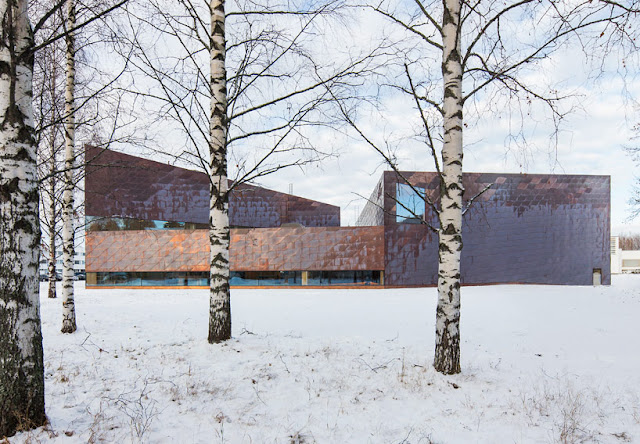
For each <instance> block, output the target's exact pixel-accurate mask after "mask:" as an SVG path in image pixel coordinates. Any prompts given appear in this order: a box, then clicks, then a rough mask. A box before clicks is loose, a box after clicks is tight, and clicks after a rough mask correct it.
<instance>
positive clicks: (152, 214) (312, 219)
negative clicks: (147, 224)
mask: <svg viewBox="0 0 640 444" xmlns="http://www.w3.org/2000/svg"><path fill="white" fill-rule="evenodd" d="M85 158H86V159H87V166H86V178H85V205H86V208H85V214H86V215H87V216H99V217H126V218H134V219H144V220H159V221H176V222H192V223H207V222H208V220H209V178H208V177H207V175H206V174H204V173H202V172H198V171H191V170H187V169H184V168H178V167H175V166H172V165H166V164H163V163H160V162H155V161H152V160H147V159H143V158H141V157H136V156H130V155H128V154H123V153H118V152H115V151H111V150H103V149H98V148H91V147H89V148H88V149H87V151H86V155H85ZM229 183H230V185H231V184H232V182H231V181H230V182H229ZM229 221H230V225H231V226H235V227H279V226H281V225H283V224H288V223H296V224H300V225H303V226H306V227H321V226H331V227H337V226H340V208H339V207H336V206H334V205H329V204H325V203H322V202H317V201H314V200H310V199H305V198H302V197H298V196H293V195H291V194H286V193H279V192H277V191H272V190H268V189H266V188H262V187H257V186H253V185H248V184H239V185H238V186H237V187H236V188H235V189H234V190H233V191H232V192H231V194H230V196H229Z"/></svg>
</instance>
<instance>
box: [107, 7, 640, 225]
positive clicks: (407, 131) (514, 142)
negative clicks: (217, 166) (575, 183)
mask: <svg viewBox="0 0 640 444" xmlns="http://www.w3.org/2000/svg"><path fill="white" fill-rule="evenodd" d="M410 4H411V5H413V2H410ZM413 6H414V7H415V5H413ZM348 18H349V20H346V19H345V20H344V22H345V23H343V24H342V25H335V24H334V25H329V24H327V22H322V23H321V24H319V26H323V27H322V28H320V27H319V28H318V32H317V33H316V34H314V38H316V37H318V36H320V37H321V41H320V42H319V43H317V44H315V43H314V44H315V45H316V46H315V47H314V48H313V52H314V54H315V55H317V56H318V60H328V61H329V62H327V63H331V61H335V60H339V59H340V58H341V57H343V58H348V57H352V56H353V54H354V51H355V50H356V49H357V48H371V47H372V46H373V47H375V45H376V44H377V43H376V42H378V41H379V40H377V39H378V38H379V37H380V36H381V34H384V36H385V37H386V38H388V39H390V40H395V41H396V42H401V43H406V42H407V41H408V39H406V37H405V36H406V34H401V33H399V31H398V30H397V29H394V28H393V27H392V26H391V25H390V24H389V23H388V22H386V21H385V20H384V19H383V18H381V16H380V15H379V14H373V13H369V14H367V13H366V12H365V11H364V10H363V11H360V10H358V12H355V13H353V16H349V17H348ZM538 19H539V20H538ZM518 20H521V21H520V22H517V21H516V22H514V21H513V20H512V21H510V22H508V23H506V24H505V23H503V24H502V27H501V32H504V33H505V34H504V37H503V38H504V39H505V41H506V42H507V46H508V48H507V49H509V50H513V49H514V48H517V46H515V45H518V44H519V45H526V44H527V43H528V42H529V41H532V40H535V38H536V32H537V29H540V27H541V26H542V25H541V23H542V22H541V21H540V20H543V18H536V17H535V16H533V17H525V18H522V17H520V18H519V19H518ZM536 27H537V29H536ZM320 31H322V32H320ZM327 31H330V32H327ZM507 32H510V34H508V36H507ZM595 35H596V40H597V36H598V35H599V32H598V33H596V34H595ZM602 35H604V33H603V34H602ZM602 35H601V36H600V37H602ZM403 39H404V40H403ZM507 39H511V40H508V41H507ZM336 42H339V44H338V45H337V46H336V44H335V43H336ZM344 42H349V44H348V45H345V44H344ZM580 43H584V42H580ZM509 46H510V47H509ZM585 48H586V49H585ZM613 49H614V50H612V51H609V52H607V53H605V54H604V55H602V54H595V53H594V52H591V51H590V50H589V48H587V47H585V46H581V45H578V44H576V45H564V46H562V45H561V47H560V48H559V49H557V50H554V52H553V54H552V55H551V56H549V57H547V58H545V59H543V60H540V61H537V62H536V63H535V64H533V65H532V68H531V69H528V70H525V71H522V72H520V73H519V75H520V77H519V78H520V79H522V80H524V81H525V83H527V84H528V85H533V86H535V87H536V88H537V90H539V91H543V92H544V91H551V90H549V89H546V90H545V88H553V91H556V92H557V93H558V95H560V96H566V97H567V98H566V99H565V100H563V101H562V102H561V104H560V105H559V111H560V113H561V114H562V115H563V118H562V120H561V122H559V126H557V127H556V124H557V123H558V119H557V118H556V119H554V117H553V115H552V114H551V113H550V112H549V109H548V108H545V106H544V105H541V104H539V103H536V101H535V100H534V101H533V104H532V105H529V106H527V104H526V101H527V99H526V98H525V97H524V94H522V92H520V93H518V94H515V95H514V96H515V97H517V98H518V99H517V100H516V99H513V98H511V99H505V98H504V97H502V98H501V99H500V100H496V95H491V94H489V93H487V94H484V93H481V94H479V95H477V96H476V97H475V100H473V101H471V100H470V101H468V102H467V103H466V104H465V110H464V112H465V120H464V122H465V128H464V146H465V154H464V164H463V169H464V171H467V172H505V173H522V174H534V173H556V174H593V175H608V176H611V224H612V233H613V234H617V233H620V232H630V231H633V232H636V231H640V218H638V219H637V220H635V221H634V220H629V216H630V206H629V199H630V198H631V196H632V193H633V188H634V183H635V182H636V176H640V166H638V165H636V164H635V163H634V161H633V159H632V158H631V156H630V155H629V154H628V153H627V152H626V151H625V148H626V147H629V146H634V144H636V145H637V144H638V143H640V142H639V141H638V140H634V137H635V136H637V133H634V131H633V130H632V128H633V126H634V125H635V124H637V123H638V122H640V112H639V111H640V109H639V108H638V104H637V103H638V102H637V101H638V100H640V78H638V75H637V73H638V72H639V71H638V68H637V65H638V61H637V60H635V59H633V58H628V55H624V54H621V53H619V52H616V51H615V47H614V48H613ZM200 55H202V56H203V64H206V62H207V59H206V57H205V56H206V54H204V55H203V54H200ZM418 55H420V54H418ZM437 56H438V54H437V53H436V54H435V55H434V54H433V53H431V55H430V56H429V58H427V57H425V60H427V61H426V62H425V61H424V60H421V59H420V58H419V57H418V58H417V59H415V60H414V62H416V64H415V65H411V67H415V71H414V74H415V75H416V76H418V75H421V74H423V73H422V72H420V71H419V69H420V68H425V69H427V70H432V71H431V72H430V73H427V74H424V75H423V77H422V78H421V80H425V79H426V81H425V82H424V83H423V86H424V85H427V86H426V88H427V90H428V89H429V88H431V90H432V91H436V92H434V93H433V94H434V97H440V96H439V95H438V93H437V91H439V88H440V89H441V86H438V79H437V75H438V74H437V73H438V72H439V71H440V63H439V59H438V57H437ZM636 58H637V56H636ZM434 73H435V74H434ZM434 76H435V77H434ZM429 79H431V80H433V82H432V83H431V86H429ZM434 79H435V80H434ZM465 86H466V88H467V91H468V90H469V89H470V86H471V85H470V84H469V83H465V84H463V89H464V88H465ZM376 88H378V90H379V91H380V92H378V94H377V96H376V97H375V100H373V101H370V102H367V103H363V104H362V106H358V107H357V109H356V112H357V123H358V125H359V126H360V129H361V130H362V132H363V133H364V134H366V135H367V137H368V138H369V139H370V140H372V141H374V142H375V143H376V144H378V145H379V146H381V147H384V149H387V148H388V149H389V150H390V152H391V153H392V154H393V156H394V157H395V159H397V164H398V166H399V168H400V169H403V170H413V171H434V170H435V167H434V162H433V159H432V158H431V154H430V152H429V150H428V149H427V146H426V144H425V143H424V140H420V137H419V136H418V137H416V134H418V133H419V132H420V125H421V122H420V118H419V115H418V113H417V112H416V110H415V109H414V108H415V107H414V104H413V102H412V100H410V99H408V98H407V97H402V94H398V93H394V92H393V89H389V88H388V89H386V90H385V89H384V88H380V84H378V85H377V86H376V85H371V86H370V87H369V90H367V86H366V85H365V88H364V89H363V91H364V92H365V93H367V94H369V93H371V91H372V90H375V89H376ZM396 92H397V91H396ZM518 100H520V101H521V103H520V104H518V103H517V102H518ZM523 103H524V106H523ZM202 109H208V106H207V105H206V104H205V103H203V105H202ZM285 110H286V108H285ZM277 112H278V110H276V114H275V116H276V117H275V118H277ZM331 117H333V118H335V119H336V120H339V117H340V116H339V115H335V116H331ZM265 118H274V117H265ZM154 131H157V132H158V131H159V132H160V133H162V134H163V136H162V137H161V138H160V139H161V140H162V142H163V143H164V144H166V145H172V146H175V147H178V148H177V149H178V150H183V149H186V148H183V147H184V146H186V145H187V144H188V142H184V140H186V136H185V135H184V134H182V135H181V134H180V133H179V132H173V133H172V132H171V130H170V129H169V127H168V126H166V127H163V128H158V129H157V130H154ZM192 134H193V133H192ZM305 137H308V138H309V140H312V141H313V145H314V146H316V147H319V148H321V149H323V151H326V152H332V153H333V156H331V157H329V158H327V159H324V160H323V161H322V162H317V163H313V164H309V165H305V166H301V167H291V168H286V169H283V170H279V171H277V172H276V173H274V174H270V175H268V176H264V177H261V178H259V180H258V181H256V182H255V183H256V184H257V185H261V186H265V187H267V188H271V189H273V190H276V191H281V192H289V191H290V189H291V187H292V188H293V194H295V195H298V196H302V197H306V198H310V199H314V200H319V201H322V202H326V203H330V204H333V205H338V206H340V207H341V209H342V214H341V219H342V224H343V225H353V224H354V223H355V221H356V219H357V216H358V214H359V213H360V211H361V210H362V208H363V207H364V205H365V203H366V198H367V197H368V196H369V194H370V193H371V192H372V190H373V188H374V186H375V185H376V184H377V182H378V180H379V179H380V176H381V174H382V171H384V170H386V169H389V168H388V166H386V165H385V164H384V161H383V158H382V157H381V156H380V155H379V154H378V153H376V152H375V151H374V150H373V149H372V148H371V147H370V146H368V145H367V143H366V142H365V141H364V140H363V139H362V138H361V137H359V136H357V135H356V134H355V133H354V131H352V130H350V129H349V128H347V127H346V125H344V124H343V125H341V126H340V125H338V126H337V127H336V126H334V127H322V128H314V129H312V130H311V131H310V132H308V133H306V134H305ZM198 144H199V145H203V146H205V147H206V143H202V142H198ZM325 147H326V150H325V149H324V148H325ZM119 149H122V150H123V151H125V152H130V153H131V154H136V155H142V156H145V154H144V153H142V152H139V151H138V152H135V151H132V150H131V149H128V148H127V147H122V148H119ZM238 149H239V150H240V151H241V150H244V152H245V153H249V155H251V152H252V150H254V146H251V145H248V146H244V147H239V148H238ZM201 150H202V148H201ZM202 151H203V152H206V149H204V150H202ZM233 153H234V148H231V153H230V154H231V155H230V164H229V174H230V177H232V178H233V177H234V167H235V165H236V164H237V163H240V164H241V163H242V162H241V161H240V162H237V159H235V158H233ZM154 159H155V160H161V159H160V157H159V156H154ZM241 160H242V159H241ZM168 161H170V162H171V163H175V164H178V165H180V163H179V162H175V159H174V160H172V161H171V160H168ZM181 166H186V165H181ZM192 168H193V166H192Z"/></svg>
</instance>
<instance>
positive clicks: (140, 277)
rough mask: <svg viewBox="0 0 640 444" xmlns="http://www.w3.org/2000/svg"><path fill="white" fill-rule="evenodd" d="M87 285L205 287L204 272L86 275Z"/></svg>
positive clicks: (206, 278)
mask: <svg viewBox="0 0 640 444" xmlns="http://www.w3.org/2000/svg"><path fill="white" fill-rule="evenodd" d="M87 283H88V284H89V285H98V286H105V287H120V286H122V287H145V286H146V287H182V286H207V285H209V273H208V272H206V271H189V272H184V271H157V272H154V271H137V272H108V273H102V272H98V273H87Z"/></svg>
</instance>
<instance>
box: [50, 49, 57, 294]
mask: <svg viewBox="0 0 640 444" xmlns="http://www.w3.org/2000/svg"><path fill="white" fill-rule="evenodd" d="M51 59H52V60H54V57H51ZM51 70H52V73H51V85H50V86H51V88H50V89H51V90H50V93H51V122H55V120H56V107H55V106H54V104H55V100H56V64H55V62H54V63H52V64H51ZM49 144H50V147H51V164H50V169H49V174H50V175H51V177H50V178H49V199H50V201H49V297H50V298H55V297H57V294H56V281H57V276H56V219H57V215H56V197H55V196H56V176H55V173H56V131H55V128H54V127H53V126H51V138H50V141H49Z"/></svg>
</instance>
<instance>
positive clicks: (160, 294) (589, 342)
mask: <svg viewBox="0 0 640 444" xmlns="http://www.w3.org/2000/svg"><path fill="white" fill-rule="evenodd" d="M42 285H43V287H42V298H41V301H42V318H43V335H44V347H45V367H46V368H45V372H46V401H47V414H48V417H49V419H50V422H51V424H50V426H49V427H48V428H47V429H42V428H41V429H38V430H35V431H31V432H25V433H21V434H19V435H16V437H14V438H11V439H10V441H11V442H12V443H13V442H17V443H22V442H27V441H29V440H31V442H37V441H42V442H49V441H50V442H61V443H85V442H152V443H163V442H166V443H173V442H181V443H212V442H213V443H217V442H219V443H222V442H228V443H263V442H269V443H271V442H273V443H282V442H284V443H289V442H294V443H297V442H300V443H303V442H305V443H310V442H318V443H400V442H406V443H409V442H410V443H546V442H548V443H553V442H567V443H571V442H602V443H621V442H640V371H639V370H640V353H639V350H640V347H639V341H640V340H639V338H640V322H638V320H639V319H640V276H638V275H635V276H634V275H623V276H614V279H613V285H612V286H610V287H604V286H603V287H566V286H533V285H529V286H515V285H502V286H484V287H464V288H463V289H462V326H461V334H462V374H460V375H455V376H443V375H440V374H438V373H436V372H435V371H434V370H433V368H432V367H431V360H432V357H433V350H434V321H435V304H436V290H435V289H434V288H429V289H393V290H391V289H363V290H337V289H330V290H307V289H295V290H291V289H269V290H256V289H247V290H238V289H234V290H232V293H231V298H232V315H233V322H234V324H233V336H234V338H233V339H232V340H231V341H228V342H227V343H224V344H221V345H220V344H219V345H210V344H208V343H207V341H206V337H207V331H208V330H207V316H208V306H207V304H208V291H206V290H126V289H121V290H85V288H84V285H83V284H82V283H77V285H78V286H77V287H76V310H77V319H78V328H79V329H78V331H77V332H76V333H75V334H72V335H63V334H62V333H60V327H61V322H62V321H61V319H62V315H61V310H62V309H61V301H60V299H54V300H50V299H48V298H47V297H46V284H42ZM69 435H70V436H69Z"/></svg>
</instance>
